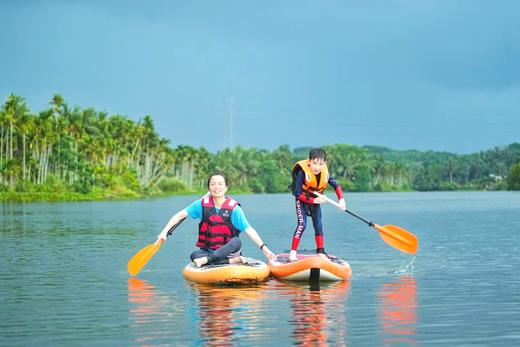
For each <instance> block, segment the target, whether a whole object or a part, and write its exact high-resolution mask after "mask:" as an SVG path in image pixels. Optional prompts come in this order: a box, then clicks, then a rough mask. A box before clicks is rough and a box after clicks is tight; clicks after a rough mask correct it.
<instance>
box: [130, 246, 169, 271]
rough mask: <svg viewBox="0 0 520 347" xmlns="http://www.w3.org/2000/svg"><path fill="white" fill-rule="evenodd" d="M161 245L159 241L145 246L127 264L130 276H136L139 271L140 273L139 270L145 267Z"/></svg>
mask: <svg viewBox="0 0 520 347" xmlns="http://www.w3.org/2000/svg"><path fill="white" fill-rule="evenodd" d="M162 243H163V240H160V241H159V242H156V243H151V244H149V245H148V246H145V247H144V248H143V249H141V250H140V251H139V252H137V253H136V254H135V255H134V256H133V257H132V259H130V261H129V262H128V272H129V273H130V275H132V276H135V275H137V274H138V273H139V271H141V269H142V268H143V267H144V266H145V265H146V263H148V261H149V260H150V259H151V258H152V257H153V256H154V254H155V253H156V252H157V251H158V250H159V248H160V247H161V245H162Z"/></svg>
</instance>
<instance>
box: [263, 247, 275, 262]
mask: <svg viewBox="0 0 520 347" xmlns="http://www.w3.org/2000/svg"><path fill="white" fill-rule="evenodd" d="M262 253H264V255H265V257H266V258H267V260H269V261H273V260H275V259H276V255H274V253H273V252H271V250H270V249H269V248H268V247H267V246H264V247H263V248H262Z"/></svg>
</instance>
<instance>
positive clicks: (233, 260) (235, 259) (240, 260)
mask: <svg viewBox="0 0 520 347" xmlns="http://www.w3.org/2000/svg"><path fill="white" fill-rule="evenodd" d="M245 262H246V260H245V259H244V257H242V256H241V255H239V256H238V257H233V258H229V263H230V264H238V263H245Z"/></svg>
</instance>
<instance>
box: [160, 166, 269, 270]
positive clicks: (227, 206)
mask: <svg viewBox="0 0 520 347" xmlns="http://www.w3.org/2000/svg"><path fill="white" fill-rule="evenodd" d="M227 189H228V184H227V180H226V177H225V176H224V174H222V173H220V172H217V173H214V174H212V175H211V176H210V177H209V178H208V190H209V195H206V196H204V197H203V198H202V199H199V200H196V201H194V202H193V203H191V204H190V205H189V206H188V207H186V208H185V209H183V210H181V211H179V212H177V213H176V214H175V215H174V216H173V217H172V218H171V219H170V220H169V221H168V223H167V224H166V226H165V227H164V228H163V230H162V231H161V233H160V234H159V236H158V238H160V239H163V240H165V239H166V237H167V236H168V232H169V230H170V229H171V228H172V226H174V225H176V224H177V223H179V222H180V221H181V220H182V219H184V218H186V217H188V216H189V217H190V218H192V219H199V220H200V224H199V237H198V240H197V243H196V246H197V247H199V250H197V251H195V252H193V253H192V254H191V256H190V258H191V260H192V261H193V262H194V263H195V265H197V266H198V267H201V266H202V265H204V264H234V263H241V262H244V259H243V258H242V256H241V255H240V250H241V248H242V242H241V241H240V238H239V235H240V233H241V232H242V231H245V232H246V234H247V235H248V236H249V237H250V238H251V240H253V242H254V243H255V244H256V245H257V246H258V247H259V248H260V250H262V252H263V253H264V255H265V256H266V258H267V259H268V260H269V259H271V258H273V257H274V254H273V252H271V250H270V249H269V248H268V247H267V245H266V244H265V243H264V242H263V241H262V239H261V238H260V235H258V233H257V232H256V230H255V229H254V228H253V227H252V226H251V225H250V224H249V222H248V220H247V218H246V216H245V215H244V211H243V210H242V208H241V207H240V204H239V203H238V202H237V201H236V200H234V199H232V198H230V197H226V195H225V194H226V192H227Z"/></svg>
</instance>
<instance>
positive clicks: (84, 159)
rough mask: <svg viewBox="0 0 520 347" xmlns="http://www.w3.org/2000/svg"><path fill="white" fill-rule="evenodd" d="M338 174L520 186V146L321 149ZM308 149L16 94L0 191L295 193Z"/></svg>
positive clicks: (440, 186) (376, 181)
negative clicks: (166, 133)
mask: <svg viewBox="0 0 520 347" xmlns="http://www.w3.org/2000/svg"><path fill="white" fill-rule="evenodd" d="M323 148H325V150H326V151H327V153H328V166H329V169H330V171H331V174H332V175H333V176H334V177H335V178H336V179H337V180H338V181H339V182H340V184H341V185H342V186H344V187H345V189H346V190H348V191H409V190H421V191H426V190H459V189H471V190H482V189H493V190H497V189H507V188H509V189H519V187H520V177H519V176H520V164H519V162H520V144H518V143H514V144H511V145H509V146H506V147H502V148H495V149H492V150H488V151H482V152H479V153H474V154H468V155H459V154H453V153H447V152H432V151H428V152H420V151H415V150H411V151H396V150H392V149H388V148H384V147H375V146H365V147H357V146H352V145H348V144H334V145H324V146H323ZM308 150H309V148H296V149H294V150H291V149H290V148H289V146H287V145H281V146H279V147H278V148H276V149H275V150H272V151H268V150H263V149H256V148H244V147H241V146H236V147H234V148H226V149H224V150H221V151H218V152H216V153H210V152H209V151H208V150H207V149H205V148H204V147H199V148H195V147H192V146H185V145H179V146H177V147H176V148H172V147H171V146H170V143H169V141H168V140H166V139H164V138H161V137H160V135H159V134H158V133H157V132H156V130H155V128H154V124H153V120H152V117H151V116H149V115H147V116H144V117H143V119H142V120H139V121H137V122H135V121H133V120H131V119H129V118H128V117H126V116H124V115H120V114H115V115H111V116H109V115H108V114H107V113H106V112H104V111H98V110H95V109H93V108H85V109H83V108H80V107H78V106H75V107H72V108H71V107H69V106H68V104H67V103H66V102H65V100H64V98H63V97H62V96H61V95H59V94H56V95H54V96H53V98H52V99H51V101H50V102H49V107H48V108H47V109H45V110H43V111H41V112H39V113H38V114H35V113H32V112H31V111H30V110H29V108H28V106H27V103H26V102H25V100H24V99H23V98H22V97H20V96H18V95H14V94H11V95H9V96H8V97H7V99H6V101H5V103H4V104H3V105H2V106H1V108H0V193H1V194H2V196H3V200H9V199H12V198H13V197H16V196H19V195H20V194H22V195H23V194H26V195H27V194H29V196H31V195H30V194H33V196H36V197H38V196H39V195H38V194H40V195H41V194H44V193H49V192H51V193H53V194H55V195H56V196H64V195H65V196H66V195H67V194H70V198H72V199H75V198H78V197H89V198H105V197H110V196H139V195H143V194H156V193H160V192H197V191H202V190H204V186H205V183H206V182H205V180H206V178H207V176H208V174H209V173H210V172H212V171H215V170H221V171H223V172H225V173H226V174H227V175H228V177H229V180H230V182H231V184H232V188H233V189H234V190H235V191H241V192H255V193H275V192H288V189H287V186H288V184H289V183H290V177H291V175H290V171H291V169H292V165H293V164H294V162H296V161H297V160H300V159H303V158H306V157H307V154H308Z"/></svg>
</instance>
